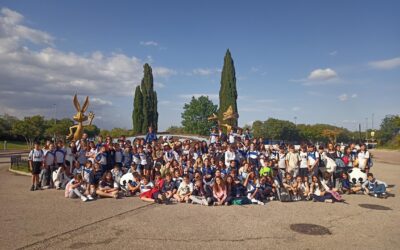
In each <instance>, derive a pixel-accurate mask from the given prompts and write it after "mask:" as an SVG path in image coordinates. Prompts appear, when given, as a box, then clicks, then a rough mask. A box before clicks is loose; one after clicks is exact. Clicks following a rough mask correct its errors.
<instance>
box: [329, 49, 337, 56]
mask: <svg viewBox="0 0 400 250" xmlns="http://www.w3.org/2000/svg"><path fill="white" fill-rule="evenodd" d="M337 53H338V52H337V50H334V51H331V52H329V55H330V56H336V55H337Z"/></svg>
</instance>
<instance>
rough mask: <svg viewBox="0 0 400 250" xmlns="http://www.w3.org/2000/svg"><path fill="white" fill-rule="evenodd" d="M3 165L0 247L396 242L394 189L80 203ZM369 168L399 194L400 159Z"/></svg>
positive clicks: (399, 215)
mask: <svg viewBox="0 0 400 250" xmlns="http://www.w3.org/2000/svg"><path fill="white" fill-rule="evenodd" d="M7 168H8V164H7V163H1V164H0V204H1V206H0V223H1V228H0V241H1V243H2V244H1V245H0V249H17V248H27V249H43V248H52V249H72V248H73V249H79V248H81V249H98V248H104V247H106V248H109V249H116V248H118V249H127V248H130V249H139V248H148V249H153V248H155V249H157V248H164V249H176V248H178V249H188V248H191V249H204V248H209V249H211V248H216V249H287V248H292V249H293V248H294V249H321V248H324V249H338V248H343V249H349V248H355V249H361V248H364V249H365V248H366V249H372V248H374V249H377V248H379V249H398V246H399V245H400V238H399V237H398V236H399V234H400V228H399V225H400V201H399V198H398V197H397V196H396V197H394V198H388V199H376V198H372V197H367V196H364V195H351V196H346V197H345V198H346V201H347V203H348V204H343V203H335V204H326V203H314V202H296V203H281V202H277V201H274V202H270V203H268V204H267V205H266V206H258V205H251V206H230V207H203V206H197V205H189V204H175V205H169V206H165V205H158V204H150V203H145V202H142V201H140V200H139V199H138V198H124V199H120V200H114V199H101V200H97V201H94V202H87V203H83V202H81V201H80V200H70V199H66V198H64V197H63V192H62V191H56V190H43V191H36V192H30V191H28V189H29V187H30V185H29V180H30V179H29V177H26V176H19V175H15V174H12V173H9V172H8V171H7ZM373 172H374V173H375V175H376V176H377V177H378V179H382V180H384V181H386V182H387V183H388V184H391V185H396V186H395V187H394V188H392V189H393V191H392V193H394V194H396V195H397V194H398V193H399V187H398V185H399V176H400V166H399V163H397V164H387V163H381V162H376V163H375V166H374V169H373ZM368 205H377V206H375V207H372V208H375V209H370V208H368V207H369V206H368ZM376 209H383V210H376ZM296 224H314V225H317V226H322V227H323V228H312V227H311V228H309V227H304V225H296ZM306 226H307V225H306ZM297 229H300V230H303V231H304V232H306V233H309V234H304V233H301V232H297V231H295V230H297ZM320 234H321V235H320Z"/></svg>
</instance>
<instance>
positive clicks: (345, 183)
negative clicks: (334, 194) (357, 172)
mask: <svg viewBox="0 0 400 250" xmlns="http://www.w3.org/2000/svg"><path fill="white" fill-rule="evenodd" d="M339 192H341V193H344V194H351V193H352V191H351V182H350V177H349V174H348V173H347V172H343V173H342V178H341V179H340V185H339Z"/></svg>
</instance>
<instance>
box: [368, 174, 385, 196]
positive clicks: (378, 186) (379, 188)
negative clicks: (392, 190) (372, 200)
mask: <svg viewBox="0 0 400 250" xmlns="http://www.w3.org/2000/svg"><path fill="white" fill-rule="evenodd" d="M367 178H368V179H367V180H366V181H365V182H364V183H363V184H362V188H363V189H364V192H365V194H369V195H373V196H375V197H377V198H378V197H379V198H387V196H386V188H387V184H386V183H385V182H383V181H380V180H377V179H376V178H375V177H374V175H373V174H372V173H368V174H367Z"/></svg>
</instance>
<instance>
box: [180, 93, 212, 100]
mask: <svg viewBox="0 0 400 250" xmlns="http://www.w3.org/2000/svg"><path fill="white" fill-rule="evenodd" d="M193 96H194V97H195V98H199V97H200V96H208V98H209V99H210V100H212V101H217V100H219V95H217V94H205V93H203V94H182V95H179V97H180V98H182V99H191V98H192V97H193Z"/></svg>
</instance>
